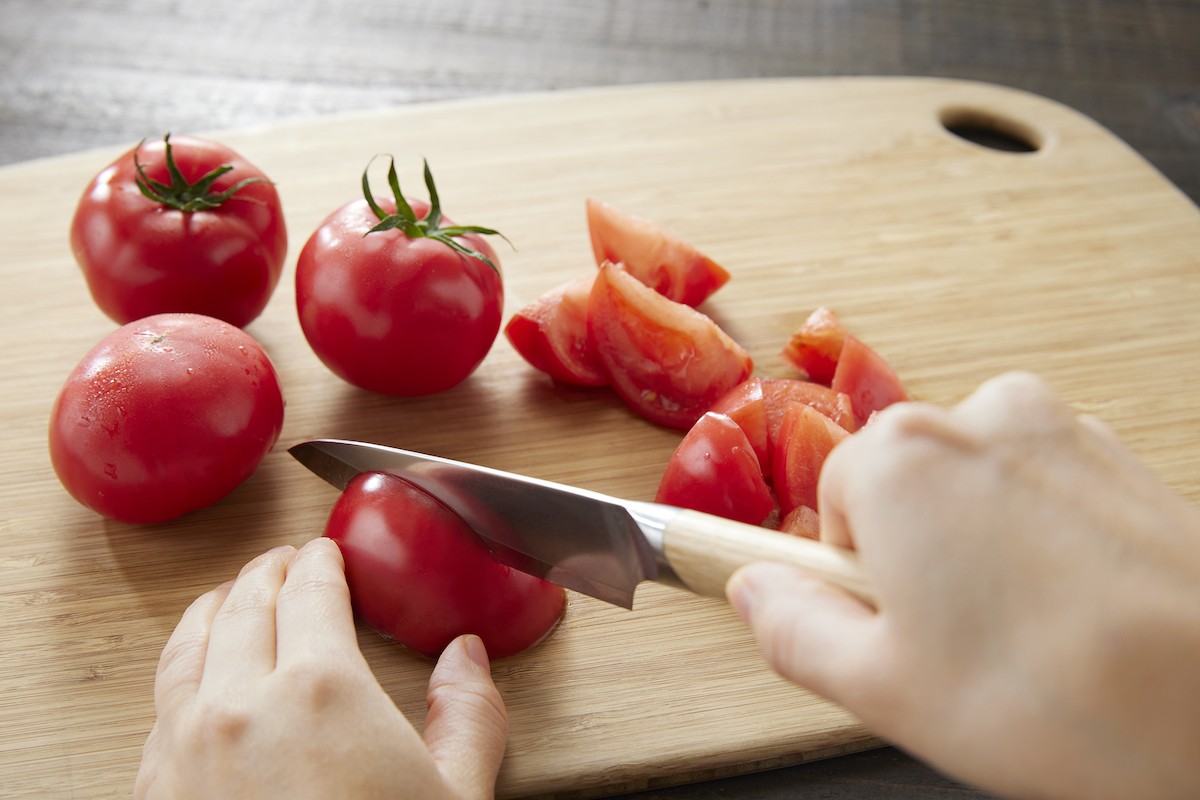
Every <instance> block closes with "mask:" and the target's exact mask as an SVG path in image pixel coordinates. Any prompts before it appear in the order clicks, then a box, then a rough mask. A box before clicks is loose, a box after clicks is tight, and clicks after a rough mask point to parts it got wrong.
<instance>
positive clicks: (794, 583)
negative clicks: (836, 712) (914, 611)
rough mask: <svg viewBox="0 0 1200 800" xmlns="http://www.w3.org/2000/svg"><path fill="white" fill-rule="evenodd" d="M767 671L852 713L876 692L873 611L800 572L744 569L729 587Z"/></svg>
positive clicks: (780, 567) (778, 567)
mask: <svg viewBox="0 0 1200 800" xmlns="http://www.w3.org/2000/svg"><path fill="white" fill-rule="evenodd" d="M725 593H726V595H728V597H729V602H730V604H731V605H733V607H734V608H735V609H736V610H737V612H738V614H739V615H740V616H741V617H742V619H743V620H744V621H745V622H746V624H747V625H749V626H750V630H751V631H752V632H753V633H754V637H755V638H756V639H757V640H758V645H759V648H760V649H761V650H762V653H763V656H764V657H765V658H766V660H767V663H768V664H770V665H771V667H772V668H773V669H774V670H775V671H776V672H778V673H779V674H780V675H782V676H783V677H785V678H787V679H788V680H791V681H793V682H795V683H798V684H800V685H801V686H804V687H806V688H808V689H811V690H812V691H814V692H816V693H817V694H820V695H822V696H824V697H827V698H829V699H830V700H833V701H834V702H836V703H839V704H841V705H844V706H846V707H847V708H849V709H850V710H852V711H853V710H855V707H856V706H858V705H860V703H862V702H866V698H865V697H864V696H863V695H864V693H866V692H868V691H869V690H870V688H871V684H872V679H871V673H872V665H873V664H875V663H878V657H877V656H878V654H877V652H873V651H874V649H875V648H874V647H873V641H874V640H875V639H876V635H875V631H876V629H877V624H876V623H877V616H876V613H875V611H874V609H872V608H870V607H869V606H867V605H865V604H863V603H862V602H860V601H859V600H858V599H856V598H855V597H853V596H851V595H850V594H848V593H846V592H844V591H842V590H841V589H838V588H837V587H836V586H832V585H830V584H828V583H826V582H825V581H823V580H821V579H820V578H818V577H816V576H814V575H812V574H810V573H808V572H806V571H804V570H803V569H802V568H800V567H796V566H792V565H787V564H776V563H760V564H750V565H747V566H745V567H742V568H741V569H740V570H738V571H737V572H736V573H734V575H733V577H731V578H730V579H729V582H728V584H726V586H725Z"/></svg>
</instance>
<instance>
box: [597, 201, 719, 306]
mask: <svg viewBox="0 0 1200 800" xmlns="http://www.w3.org/2000/svg"><path fill="white" fill-rule="evenodd" d="M587 221H588V232H589V234H590V235H591V239H592V252H593V254H594V255H595V257H596V265H597V266H602V265H603V264H604V263H605V262H606V261H610V262H612V263H614V264H618V263H619V264H622V265H624V267H625V269H626V270H628V271H629V274H630V275H633V276H634V277H635V278H637V279H638V280H639V281H641V282H642V283H644V284H646V285H647V286H649V287H650V288H651V289H654V290H655V291H656V292H658V293H659V294H661V295H663V296H664V297H668V298H670V299H671V300H674V301H675V302H677V303H683V304H684V305H689V306H698V305H700V304H701V303H702V302H704V301H705V300H706V299H707V298H708V297H709V296H710V295H712V293H713V292H715V291H717V289H720V288H721V287H722V286H724V285H725V284H726V283H727V282H728V281H729V273H728V272H727V271H726V270H725V268H724V267H722V266H721V265H720V264H718V263H716V262H715V261H713V260H712V259H711V258H709V257H707V256H705V255H704V254H702V253H701V252H700V251H698V250H697V249H696V248H695V247H692V246H691V245H690V244H688V243H686V242H684V241H682V240H681V239H678V238H677V237H675V236H672V235H670V234H668V233H666V232H665V231H663V230H662V229H660V228H659V227H658V226H657V225H655V224H654V223H652V222H650V221H648V220H644V219H640V218H638V217H633V216H630V215H628V214H625V213H623V212H621V211H618V210H617V209H615V208H613V207H612V206H610V205H609V204H607V203H604V202H601V201H599V200H593V199H588V201H587Z"/></svg>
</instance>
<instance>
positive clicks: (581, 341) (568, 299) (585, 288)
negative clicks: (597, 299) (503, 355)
mask: <svg viewBox="0 0 1200 800" xmlns="http://www.w3.org/2000/svg"><path fill="white" fill-rule="evenodd" d="M594 282H595V276H594V275H586V276H583V277H581V278H576V279H575V280H573V281H571V282H569V283H566V284H563V285H562V286H559V287H557V288H556V289H551V290H550V291H549V292H546V293H545V294H543V295H541V296H540V297H538V298H537V299H536V300H534V301H533V302H532V303H530V304H529V305H527V306H525V307H524V308H523V309H521V310H520V311H518V312H517V313H516V314H514V315H513V317H512V319H510V320H509V321H508V324H507V325H505V326H504V335H505V336H506V337H508V341H509V342H510V343H512V346H513V348H514V349H515V350H516V351H517V352H518V353H520V354H521V357H522V358H524V359H525V360H526V361H528V362H529V363H530V364H531V365H532V366H534V367H536V368H537V369H540V370H541V371H542V372H545V373H546V374H547V375H549V376H550V377H551V378H554V379H555V380H558V381H563V382H564V383H572V384H576V385H579V386H604V385H606V384H607V383H608V375H607V374H606V373H605V372H604V368H603V367H602V366H600V363H599V361H598V360H597V358H596V350H595V348H594V347H593V346H592V341H591V339H589V338H588V329H587V304H588V295H589V294H590V293H591V291H592V284H593V283H594Z"/></svg>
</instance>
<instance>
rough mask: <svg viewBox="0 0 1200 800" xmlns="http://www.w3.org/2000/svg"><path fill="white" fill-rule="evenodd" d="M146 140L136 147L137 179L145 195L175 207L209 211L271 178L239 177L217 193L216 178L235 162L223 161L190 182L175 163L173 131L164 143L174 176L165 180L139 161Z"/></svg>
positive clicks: (157, 201)
mask: <svg viewBox="0 0 1200 800" xmlns="http://www.w3.org/2000/svg"><path fill="white" fill-rule="evenodd" d="M145 143H146V140H145V139H143V140H142V141H140V142H138V146H137V147H136V148H134V151H133V166H134V167H135V168H136V169H137V174H138V177H137V178H136V179H135V181H134V182H135V183H136V184H137V187H138V189H140V190H141V192H142V194H144V195H145V196H146V197H148V198H149V199H151V200H153V201H154V202H156V203H162V204H163V205H165V206H168V207H170V208H173V209H175V210H176V211H186V212H188V213H191V212H193V211H207V210H209V209H213V208H216V207H217V206H219V205H221V204H222V203H224V202H225V201H226V200H228V199H229V198H231V197H233V196H234V195H235V194H237V193H238V192H240V191H241V190H242V189H244V188H245V187H247V186H249V185H250V184H252V183H267V182H268V181H266V180H264V179H263V178H257V177H255V178H246V179H245V180H244V181H239V182H238V183H236V184H234V185H233V186H231V187H229V188H228V189H226V190H225V191H223V192H219V193H215V194H214V193H213V191H212V186H213V184H214V183H216V180H217V178H219V177H221V176H222V175H224V174H225V173H226V172H229V171H230V170H232V169H233V165H232V164H222V165H221V166H219V167H214V168H213V169H212V170H210V171H209V172H207V173H205V174H204V175H203V176H201V178H200V179H199V180H198V181H196V182H194V183H189V182H188V179H187V178H185V177H183V173H182V172H180V171H179V166H178V165H177V164H176V163H175V156H174V155H173V154H172V152H171V134H170V133H168V134H167V135H166V136H164V137H163V143H164V144H165V145H166V160H167V174H169V175H170V176H171V183H170V184H165V183H163V182H161V181H156V180H152V179H151V178H150V176H148V175H147V174H146V170H145V169H144V168H143V167H142V164H141V162H140V161H138V151H140V150H141V149H142V145H143V144H145Z"/></svg>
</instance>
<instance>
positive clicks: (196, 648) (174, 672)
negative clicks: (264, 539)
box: [154, 581, 233, 720]
mask: <svg viewBox="0 0 1200 800" xmlns="http://www.w3.org/2000/svg"><path fill="white" fill-rule="evenodd" d="M232 585H233V582H232V581H230V582H228V583H224V584H222V585H220V586H218V587H217V588H216V589H213V590H212V591H210V592H206V593H205V594H203V595H201V596H200V597H198V598H196V600H195V601H193V602H192V604H191V605H190V606H188V607H187V609H186V610H185V611H184V612H183V615H182V616H181V617H180V618H179V623H178V624H177V625H176V626H175V630H174V631H173V632H172V633H171V636H170V638H168V639H167V643H166V645H165V646H164V647H163V651H162V655H161V656H159V659H158V668H157V670H156V672H155V675H154V710H155V712H156V713H157V715H158V718H159V719H160V720H170V719H172V718H173V716H174V714H175V713H176V712H177V711H178V710H179V709H180V708H181V707H182V706H183V705H184V704H186V703H187V702H188V701H190V700H191V699H192V698H193V697H195V696H196V691H197V690H198V689H199V687H200V677H201V675H202V674H203V672H204V660H205V657H206V656H207V653H208V640H209V631H210V629H211V628H212V623H213V618H214V617H216V615H217V611H218V610H219V609H220V608H221V605H222V604H223V603H224V602H225V598H226V596H227V595H228V594H229V589H230V587H231V586H232Z"/></svg>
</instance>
